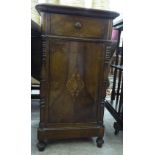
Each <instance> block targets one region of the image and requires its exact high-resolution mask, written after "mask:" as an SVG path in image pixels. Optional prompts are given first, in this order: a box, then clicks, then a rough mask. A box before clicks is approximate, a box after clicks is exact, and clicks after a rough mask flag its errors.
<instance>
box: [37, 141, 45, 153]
mask: <svg viewBox="0 0 155 155" xmlns="http://www.w3.org/2000/svg"><path fill="white" fill-rule="evenodd" d="M37 147H38V150H39V151H44V149H45V147H46V144H45V143H44V142H38V144H37Z"/></svg>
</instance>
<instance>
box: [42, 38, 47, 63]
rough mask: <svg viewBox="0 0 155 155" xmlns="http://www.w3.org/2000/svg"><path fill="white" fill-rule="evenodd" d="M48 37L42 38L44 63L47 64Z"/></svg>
mask: <svg viewBox="0 0 155 155" xmlns="http://www.w3.org/2000/svg"><path fill="white" fill-rule="evenodd" d="M46 40H47V39H46V37H43V38H42V63H45V62H46V57H47V54H46V46H47V43H46V42H47V41H46Z"/></svg>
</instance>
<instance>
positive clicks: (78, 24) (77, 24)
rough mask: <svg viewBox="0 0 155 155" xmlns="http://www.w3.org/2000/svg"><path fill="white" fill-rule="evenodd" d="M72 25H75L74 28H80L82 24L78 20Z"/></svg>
mask: <svg viewBox="0 0 155 155" xmlns="http://www.w3.org/2000/svg"><path fill="white" fill-rule="evenodd" d="M74 26H75V28H76V29H81V28H82V24H81V23H80V22H76V23H75V25H74Z"/></svg>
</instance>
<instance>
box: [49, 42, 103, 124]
mask: <svg viewBox="0 0 155 155" xmlns="http://www.w3.org/2000/svg"><path fill="white" fill-rule="evenodd" d="M50 45H51V46H50V50H49V55H50V57H49V79H50V80H49V100H48V101H49V104H48V109H49V111H48V121H49V123H75V122H76V123H83V122H96V121H97V119H98V118H97V117H98V108H99V107H98V105H99V90H100V89H99V88H100V85H99V83H100V80H101V79H102V76H103V73H101V72H103V62H104V60H103V59H104V49H103V48H104V45H103V44H101V43H92V42H91V43H89V42H76V41H62V40H56V39H54V40H53V39H52V40H50ZM99 75H100V76H99Z"/></svg>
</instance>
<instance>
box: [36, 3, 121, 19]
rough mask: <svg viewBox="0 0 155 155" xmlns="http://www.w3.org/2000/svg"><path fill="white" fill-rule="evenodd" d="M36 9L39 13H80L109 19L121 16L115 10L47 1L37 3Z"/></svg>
mask: <svg viewBox="0 0 155 155" xmlns="http://www.w3.org/2000/svg"><path fill="white" fill-rule="evenodd" d="M36 9H37V11H38V12H39V13H41V12H47V13H58V14H69V15H80V16H89V17H97V18H107V19H114V18H116V17H117V16H119V13H117V12H113V11H107V10H98V9H89V8H80V7H72V6H65V5H53V4H46V3H45V4H38V5H36Z"/></svg>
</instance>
